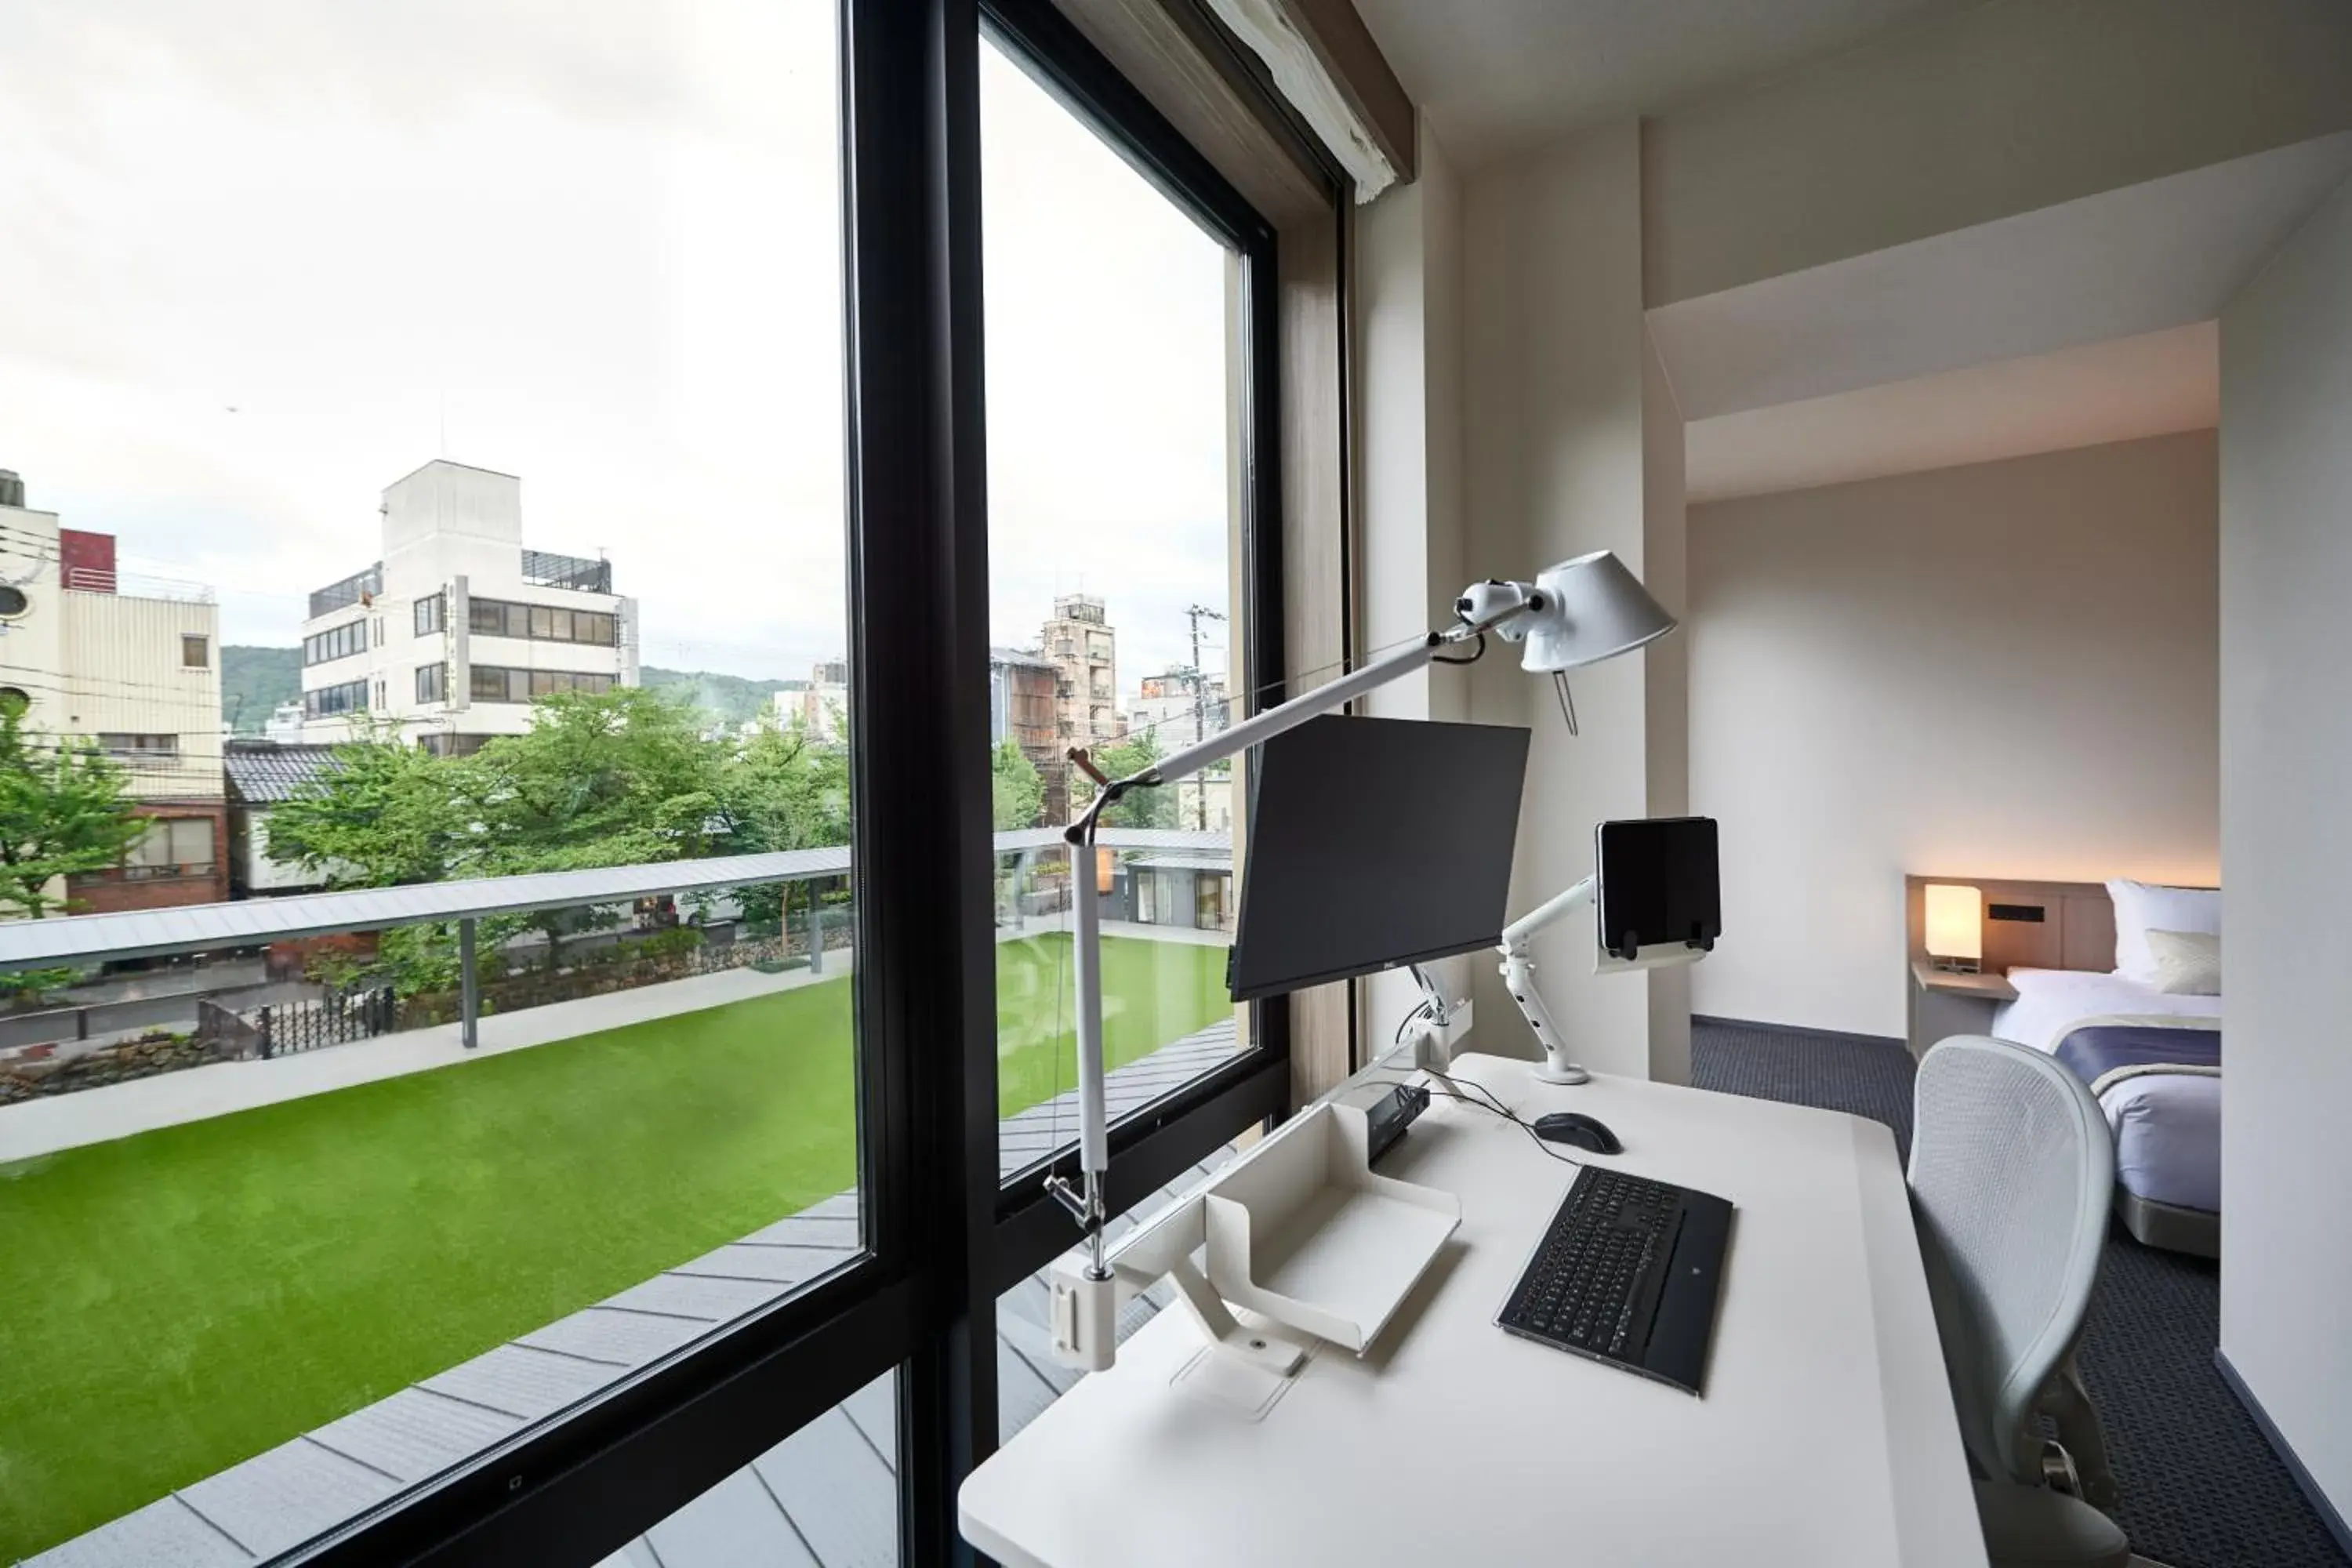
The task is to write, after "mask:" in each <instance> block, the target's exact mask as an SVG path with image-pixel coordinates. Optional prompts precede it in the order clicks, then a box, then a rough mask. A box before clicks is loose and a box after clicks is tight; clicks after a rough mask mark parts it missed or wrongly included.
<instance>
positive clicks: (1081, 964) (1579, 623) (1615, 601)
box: [1045, 550, 1675, 1286]
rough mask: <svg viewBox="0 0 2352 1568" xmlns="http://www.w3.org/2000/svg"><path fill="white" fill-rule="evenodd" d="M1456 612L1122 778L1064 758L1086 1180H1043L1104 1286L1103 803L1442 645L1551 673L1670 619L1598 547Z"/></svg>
mask: <svg viewBox="0 0 2352 1568" xmlns="http://www.w3.org/2000/svg"><path fill="white" fill-rule="evenodd" d="M1674 627H1675V618H1674V616H1670V615H1668V614H1667V613H1666V611H1665V610H1664V607H1663V606H1661V605H1659V604H1658V602H1657V601H1656V600H1655V599H1653V598H1652V597H1651V596H1650V595H1649V593H1648V591H1647V590H1646V589H1644V588H1643V586H1642V584H1641V582H1640V580H1639V579H1638V578H1636V577H1635V576H1634V575H1633V573H1632V572H1630V571H1628V570H1627V569H1626V567H1625V564H1624V563H1622V562H1621V561H1619V560H1618V559H1617V557H1616V556H1615V555H1613V554H1612V553H1611V552H1608V551H1606V550H1596V551H1592V552H1589V553H1587V554H1583V555H1580V556H1577V557H1576V558H1575V559H1573V560H1570V561H1562V562H1559V563H1555V564H1553V565H1550V566H1548V567H1546V568H1544V570H1543V571H1541V572H1539V573H1538V574H1537V575H1536V580H1535V581H1534V582H1532V583H1517V582H1501V581H1496V580H1489V581H1487V582H1484V583H1473V584H1470V585H1469V586H1468V587H1466V588H1465V589H1463V590H1462V594H1461V596H1460V597H1459V598H1457V599H1456V600H1455V601H1454V620H1453V622H1452V623H1451V624H1450V625H1447V626H1442V627H1439V628H1438V629H1436V630H1433V631H1431V632H1429V633H1428V634H1426V635H1425V636H1423V637H1420V638H1418V639H1416V640H1415V641H1413V642H1412V643H1411V644H1409V645H1408V646H1406V647H1402V648H1399V649H1398V650H1396V651H1395V652H1393V653H1391V654H1387V655H1384V656H1383V657H1381V658H1376V659H1373V660H1371V661H1370V662H1369V663H1367V664H1366V665H1364V666H1363V668H1360V669H1356V670H1352V671H1350V672H1349V673H1348V674H1346V675H1343V676H1341V677H1340V678H1339V679H1337V680H1334V681H1332V682H1331V683H1330V684H1329V685H1328V686H1323V687H1318V688H1317V689H1315V690H1313V691H1309V692H1307V693H1306V694H1305V695H1303V696H1299V697H1295V698H1292V699H1291V700H1289V701H1287V702H1284V703H1280V704H1278V705H1276V707H1273V708H1269V709H1267V710H1265V712H1263V713H1256V714H1253V715H1251V716H1250V717H1249V718H1247V719H1244V720H1243V721H1241V722H1240V723H1238V724H1235V725H1234V726H1233V728H1231V729H1229V730H1226V731H1223V733H1221V734H1216V735H1209V736H1204V737H1202V739H1201V740H1199V741H1197V742H1193V743H1192V745H1190V746H1187V747H1184V748H1183V749H1181V750H1180V751H1178V752H1175V753H1174V754H1173V755H1171V756H1168V757H1163V758H1161V759H1160V761H1159V762H1157V763H1153V764H1152V765H1151V766H1150V767H1148V768H1146V769H1144V770H1143V771H1142V772H1140V773H1135V774H1132V775H1130V776H1129V777H1127V778H1123V779H1112V778H1106V777H1104V776H1103V774H1102V773H1099V772H1098V771H1097V770H1096V769H1095V768H1094V766H1093V764H1092V763H1089V762H1088V761H1087V757H1086V754H1085V753H1084V752H1073V753H1072V754H1071V760H1072V761H1073V762H1074V763H1076V765H1077V766H1078V767H1079V768H1080V769H1082V770H1083V771H1084V772H1086V773H1087V775H1088V776H1089V777H1091V778H1092V779H1093V780H1094V781H1095V784H1096V789H1095V797H1094V800H1093V801H1092V802H1091V803H1090V804H1089V805H1087V810H1086V813H1085V815H1084V816H1080V817H1079V818H1078V820H1077V821H1076V822H1074V823H1072V824H1071V825H1070V826H1068V827H1067V828H1066V829H1065V830H1064V831H1063V835H1062V836H1063V837H1064V838H1066V840H1068V842H1069V845H1070V848H1071V857H1070V858H1071V871H1072V873H1073V875H1072V882H1073V884H1074V890H1075V891H1076V895H1077V896H1076V900H1074V901H1075V904H1076V919H1075V921H1073V927H1074V929H1073V931H1072V937H1073V942H1072V944H1071V945H1072V949H1073V963H1072V965H1071V967H1072V968H1073V969H1074V970H1075V971H1076V980H1077V1016H1076V1024H1077V1058H1078V1062H1077V1067H1078V1168H1079V1172H1080V1174H1081V1177H1082V1180H1083V1185H1082V1186H1081V1185H1078V1184H1073V1183H1071V1182H1070V1181H1069V1180H1068V1178H1066V1177H1065V1176H1063V1175H1061V1174H1059V1173H1055V1175H1053V1176H1051V1177H1049V1178H1048V1179H1047V1181H1046V1183H1045V1190H1046V1191H1047V1192H1048V1193H1049V1194H1052V1195H1053V1197H1054V1200H1055V1202H1057V1203H1059V1204H1060V1205H1062V1206H1063V1207H1065V1208H1066V1209H1067V1210H1069V1211H1070V1214H1071V1215H1072V1217H1074V1218H1075V1219H1076V1221H1077V1222H1078V1226H1079V1227H1080V1228H1081V1229H1082V1230H1083V1231H1084V1232H1085V1233H1086V1238H1087V1239H1086V1251H1087V1258H1086V1263H1085V1266H1084V1269H1085V1278H1086V1279H1088V1280H1090V1281H1092V1282H1094V1283H1095V1284H1097V1285H1098V1286H1108V1284H1109V1283H1110V1270H1109V1268H1108V1264H1107V1260H1106V1258H1105V1254H1104V1247H1103V1226H1104V1225H1105V1224H1106V1223H1107V1222H1108V1219H1109V1217H1110V1215H1109V1210H1108V1207H1107V1206H1106V1205H1105V1203H1104V1199H1103V1185H1104V1180H1105V1178H1106V1177H1107V1175H1108V1173H1109V1170H1110V1138H1109V1127H1108V1115H1107V1114H1106V1111H1105V1109H1104V1103H1103V1076H1104V1075H1103V1033H1102V915H1101V911H1100V910H1098V909H1097V894H1096V890H1095V888H1094V886H1093V884H1094V880H1095V877H1096V874H1097V861H1096V855H1097V850H1096V848H1095V833H1096V827H1097V824H1098V823H1099V822H1100V821H1101V819H1102V814H1103V813H1104V811H1106V810H1107V809H1108V808H1109V807H1110V805H1112V804H1113V803H1114V802H1116V801H1117V800H1118V798H1119V797H1120V796H1121V795H1125V794H1127V793H1128V792H1129V791H1130V790H1135V789H1148V788H1150V787H1151V786H1152V785H1154V784H1173V783H1175V782H1176V781H1177V780H1179V779H1181V778H1186V777H1189V776H1191V775H1192V774H1193V773H1199V772H1200V771H1201V770H1202V768H1205V767H1207V766H1209V765H1210V764H1211V763H1219V762H1223V761H1224V760H1225V759H1226V758H1228V757H1232V756H1234V755H1237V754H1238V753H1240V752H1244V751H1247V750H1248V749H1249V748H1250V747H1252V746H1255V745H1257V744H1259V743H1260V742H1265V741H1270V740H1272V739H1273V738H1274V737H1275V736H1276V735H1279V734H1282V733H1284V732H1285V731H1290V730H1295V729H1297V727H1298V726H1299V725H1301V724H1304V723H1306V722H1307V721H1308V720H1310V719H1315V718H1318V717H1320V716H1321V715H1323V714H1325V713H1329V712H1332V711H1334V710H1338V709H1340V708H1343V707H1345V706H1347V704H1348V703H1349V701H1351V700H1354V699H1356V698H1358V697H1361V696H1363V695H1364V694H1365V693H1367V692H1369V691H1373V690H1376V689H1379V688H1381V687H1383V686H1386V685H1387V684H1389V683H1390V682H1391V681H1392V680H1396V679H1402V677H1404V676H1407V675H1410V674H1412V673H1413V672H1414V671H1416V670H1419V669H1424V668H1428V666H1429V665H1431V664H1432V663H1433V662H1435V661H1436V660H1438V659H1439V658H1449V662H1453V663H1457V664H1458V663H1467V662H1468V661H1469V660H1470V659H1471V658H1476V657H1477V654H1476V653H1475V652H1470V653H1466V654H1455V655H1453V656H1450V657H1449V656H1448V655H1447V654H1446V653H1445V650H1446V649H1448V648H1459V647H1463V645H1465V644H1475V647H1476V648H1477V649H1479V650H1483V649H1484V648H1485V647H1486V637H1487V636H1488V635H1489V634H1490V633H1491V634H1492V635H1493V636H1495V637H1497V638H1499V639H1501V640H1502V641H1503V642H1506V643H1511V644H1516V645H1520V646H1522V647H1523V649H1524V654H1523V657H1522V658H1521V660H1520V664H1521V666H1522V668H1525V669H1527V670H1528V671H1529V672H1530V673H1533V674H1538V675H1557V674H1559V672H1561V671H1563V670H1569V669H1576V668H1582V667H1583V666H1585V665H1588V664H1596V663H1599V662H1600V661H1601V660H1602V659H1606V658H1617V657H1618V656H1619V655H1621V654H1626V653H1631V652H1633V650H1634V649H1636V648H1639V647H1644V646H1645V645H1647V644H1649V643H1651V642H1654V641H1655V640H1656V639H1657V638H1659V637H1664V636H1665V635H1666V634H1667V633H1668V632H1670V631H1672V630H1674ZM1081 868H1083V872H1081ZM1541 912H1542V911H1540V910H1539V911H1538V914H1540V913H1541Z"/></svg>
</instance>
